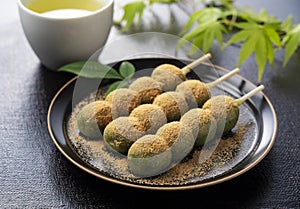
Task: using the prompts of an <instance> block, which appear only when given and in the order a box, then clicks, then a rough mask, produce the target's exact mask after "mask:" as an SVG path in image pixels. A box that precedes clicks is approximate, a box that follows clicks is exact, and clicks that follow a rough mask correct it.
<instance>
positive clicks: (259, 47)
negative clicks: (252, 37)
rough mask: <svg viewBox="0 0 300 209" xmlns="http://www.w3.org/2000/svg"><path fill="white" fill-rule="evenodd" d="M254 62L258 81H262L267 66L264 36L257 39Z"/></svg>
mask: <svg viewBox="0 0 300 209" xmlns="http://www.w3.org/2000/svg"><path fill="white" fill-rule="evenodd" d="M255 60H256V63H257V67H258V78H257V79H258V81H259V82H260V81H261V79H262V75H263V72H264V69H265V66H266V64H267V45H266V39H265V37H264V34H262V33H261V35H260V36H259V37H258V39H257V42H256V46H255Z"/></svg>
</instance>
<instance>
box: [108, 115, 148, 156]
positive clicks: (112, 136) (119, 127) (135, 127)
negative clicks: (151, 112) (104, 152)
mask: <svg viewBox="0 0 300 209" xmlns="http://www.w3.org/2000/svg"><path fill="white" fill-rule="evenodd" d="M145 133H146V129H145V127H143V126H142V124H141V123H140V122H139V121H138V119H137V118H135V117H119V118H117V119H115V120H113V121H112V122H110V123H109V124H108V125H107V126H106V128H105V129H104V133H103V136H104V141H105V143H106V145H108V146H109V147H111V148H112V149H114V150H115V151H117V152H119V153H122V154H127V152H128V149H129V148H130V146H131V145H132V144H133V143H134V142H135V141H136V140H137V139H138V138H140V137H142V136H143V135H145Z"/></svg>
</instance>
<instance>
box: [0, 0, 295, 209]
mask: <svg viewBox="0 0 300 209" xmlns="http://www.w3.org/2000/svg"><path fill="white" fill-rule="evenodd" d="M236 2H237V3H238V4H240V5H248V6H250V7H253V8H254V9H255V11H259V9H260V8H261V7H264V8H265V9H266V10H267V11H269V13H270V14H271V15H274V16H277V17H279V18H281V19H285V18H286V17H287V16H288V15H293V16H294V23H297V22H300V13H299V9H300V1H298V0H285V1H282V0H276V1H275V0H261V1H260V0H255V1H246V0H243V1H236ZM171 9H175V11H176V8H171ZM185 18H186V17H185ZM179 19H181V18H180V17H179ZM184 20H185V19H184V17H183V18H182V19H181V21H184ZM145 21H147V20H145ZM179 24H180V23H179ZM154 26H155V25H154ZM151 27H152V26H151ZM151 27H150V29H149V28H147V30H148V31H150V30H151ZM175 28H176V27H175ZM153 30H157V31H159V30H161V31H164V28H163V27H162V26H157V25H156V26H155V27H154V28H153ZM175 31H176V29H175ZM120 36H121V34H120V33H119V32H118V30H117V29H116V28H113V30H112V34H111V36H110V38H111V39H113V38H116V37H120ZM211 52H212V54H213V59H212V62H213V63H214V64H217V65H221V66H223V67H226V68H229V69H232V68H233V67H234V66H235V64H236V61H237V56H238V52H239V48H238V46H232V47H228V48H227V49H226V50H225V51H224V52H222V51H221V50H220V49H219V48H218V47H215V48H213V50H212V51H211ZM282 62H283V52H279V53H277V54H276V59H275V67H274V69H272V68H271V67H270V66H267V67H266V71H265V74H264V77H263V80H262V83H263V84H264V85H265V90H264V92H265V94H266V95H267V96H268V98H269V99H270V100H271V102H272V104H273V105H274V108H275V110H276V113H277V117H278V134H277V137H276V141H275V143H274V146H273V148H272V149H271V151H270V152H269V154H268V155H267V156H266V157H265V158H264V159H263V160H262V161H261V162H260V163H259V164H258V165H256V166H255V167H254V168H252V169H251V170H250V171H248V172H246V173H244V174H242V175H240V176H239V177H237V178H235V179H232V180H230V181H227V182H224V183H221V184H217V185H215V186H210V187H205V188H201V189H195V190H189V191H172V192H170V191H169V192H161V191H148V190H138V189H134V188H128V187H124V186H120V185H116V184H113V183H109V182H106V181H104V180H101V179H98V178H96V177H93V176H91V175H89V174H87V173H85V172H84V171H82V170H80V169H79V168H77V167H75V166H74V165H73V164H71V163H70V162H69V161H68V160H67V159H66V158H65V157H64V156H63V155H62V154H61V153H60V152H59V151H58V150H57V148H56V147H55V145H54V144H53V142H52V139H51V137H50V135H49V133H48V129H47V121H46V118H47V111H48V107H49V104H50V102H51V100H52V98H53V96H54V95H55V93H56V92H57V91H58V90H59V89H60V87H61V86H62V85H64V84H65V83H66V82H67V81H68V80H69V79H70V78H72V77H73V75H70V74H67V73H55V72H52V71H49V70H47V69H44V68H43V67H42V66H41V65H40V63H39V60H38V59H37V57H36V56H35V54H34V53H33V51H32V50H31V48H30V46H29V44H28V42H27V41H26V39H25V36H24V33H23V31H22V28H21V25H20V22H19V17H18V13H17V7H16V2H15V1H11V0H2V1H1V6H0V78H1V80H0V91H1V93H0V208H107V209H108V208H128V209H129V208H300V203H299V196H300V195H299V179H300V175H299V170H300V166H299V159H300V156H299V140H300V131H299V124H300V116H299V114H300V93H299V90H300V89H299V87H300V85H299V83H300V50H299V49H298V50H297V52H296V54H294V55H293V57H292V59H291V60H290V62H289V64H288V65H287V67H286V68H282V67H281V64H282ZM241 75H243V76H244V77H245V78H247V79H248V80H250V81H252V82H254V83H255V82H256V79H257V77H256V65H255V61H254V57H251V58H250V59H248V60H247V61H246V62H245V63H244V64H243V65H242V66H241Z"/></svg>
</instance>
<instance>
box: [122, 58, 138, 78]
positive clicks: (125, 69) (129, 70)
mask: <svg viewBox="0 0 300 209" xmlns="http://www.w3.org/2000/svg"><path fill="white" fill-rule="evenodd" d="M119 71H120V74H121V76H123V78H128V77H129V78H131V77H132V76H133V75H134V73H135V67H134V65H133V64H131V63H130V62H126V61H125V62H122V63H121V65H120V68H119Z"/></svg>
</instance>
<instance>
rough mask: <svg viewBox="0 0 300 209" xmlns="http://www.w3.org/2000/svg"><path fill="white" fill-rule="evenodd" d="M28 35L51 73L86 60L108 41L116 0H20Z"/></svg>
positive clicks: (19, 3) (31, 43) (34, 48)
mask: <svg viewBox="0 0 300 209" xmlns="http://www.w3.org/2000/svg"><path fill="white" fill-rule="evenodd" d="M18 6H19V14H20V20H21V23H22V27H23V30H24V33H25V35H26V37H27V40H28V42H29V43H30V45H31V47H32V49H33V51H34V52H35V53H36V55H37V56H38V58H39V59H40V61H41V63H42V64H43V65H44V66H45V67H47V68H48V69H51V70H54V71H55V70H57V69H58V68H59V67H61V66H62V65H64V64H68V63H70V62H75V61H85V60H88V59H89V57H90V56H91V55H92V54H94V53H95V52H96V51H97V50H99V49H100V48H102V47H103V46H104V44H105V43H106V41H107V38H108V35H109V32H110V29H111V26H112V19H113V0H63V1H62V0H18Z"/></svg>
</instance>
